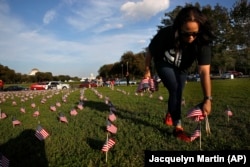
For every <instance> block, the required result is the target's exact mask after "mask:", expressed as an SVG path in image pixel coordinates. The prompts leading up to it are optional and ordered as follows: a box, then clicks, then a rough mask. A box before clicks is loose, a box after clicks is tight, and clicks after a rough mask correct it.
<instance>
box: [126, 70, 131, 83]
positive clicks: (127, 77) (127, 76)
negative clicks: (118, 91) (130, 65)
mask: <svg viewBox="0 0 250 167" xmlns="http://www.w3.org/2000/svg"><path fill="white" fill-rule="evenodd" d="M126 80H127V86H129V80H130V77H129V72H127V73H126Z"/></svg>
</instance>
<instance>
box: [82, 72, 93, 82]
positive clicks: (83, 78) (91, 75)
mask: <svg viewBox="0 0 250 167" xmlns="http://www.w3.org/2000/svg"><path fill="white" fill-rule="evenodd" d="M86 79H88V80H93V79H96V78H95V76H94V74H93V73H91V74H90V75H89V77H82V79H81V80H80V81H81V82H83V81H85V80H86Z"/></svg>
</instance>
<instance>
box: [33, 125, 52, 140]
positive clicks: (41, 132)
mask: <svg viewBox="0 0 250 167" xmlns="http://www.w3.org/2000/svg"><path fill="white" fill-rule="evenodd" d="M35 136H36V137H37V138H38V139H39V140H44V139H46V138H47V137H48V136H49V133H48V132H47V131H46V130H45V129H43V128H42V126H41V125H38V127H37V128H36V133H35Z"/></svg>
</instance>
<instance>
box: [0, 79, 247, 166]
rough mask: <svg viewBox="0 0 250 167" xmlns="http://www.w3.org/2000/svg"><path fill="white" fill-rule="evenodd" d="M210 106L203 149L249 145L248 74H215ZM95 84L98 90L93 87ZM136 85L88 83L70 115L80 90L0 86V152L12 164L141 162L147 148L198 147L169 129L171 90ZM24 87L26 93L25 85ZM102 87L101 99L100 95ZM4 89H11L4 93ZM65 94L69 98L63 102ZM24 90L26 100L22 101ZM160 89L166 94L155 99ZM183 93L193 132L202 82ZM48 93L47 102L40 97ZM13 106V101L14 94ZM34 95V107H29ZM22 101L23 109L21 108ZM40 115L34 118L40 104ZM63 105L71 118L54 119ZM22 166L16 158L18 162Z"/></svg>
mask: <svg viewBox="0 0 250 167" xmlns="http://www.w3.org/2000/svg"><path fill="white" fill-rule="evenodd" d="M212 85H213V90H212V91H213V93H212V94H213V99H214V100H213V106H212V107H213V108H212V113H211V115H210V116H209V123H210V128H211V133H212V134H211V136H206V132H205V122H204V121H203V122H202V139H201V140H202V146H201V147H202V150H208V151H210V150H243V149H247V150H249V149H250V141H249V139H250V135H249V133H250V129H249V125H250V119H249V118H250V112H249V108H250V98H249V95H250V89H249V85H250V80H249V79H234V80H213V81H212ZM94 90H95V91H94ZM135 90H136V87H135V86H131V87H130V86H129V87H127V86H119V87H115V89H114V90H111V89H110V88H108V87H102V88H96V89H87V90H85V91H84V96H85V97H86V98H87V101H85V103H84V109H83V110H81V111H79V110H78V115H77V116H75V117H73V116H70V114H69V112H70V110H71V108H72V107H75V106H76V104H77V103H78V101H79V98H80V93H81V91H82V90H80V89H73V90H70V91H58V92H57V93H55V91H54V92H53V91H33V92H29V95H27V96H24V93H21V92H18V93H15V94H14V93H2V92H1V95H0V98H1V101H2V99H3V95H5V99H6V101H5V102H3V101H2V102H1V104H0V108H1V110H2V112H5V113H6V114H7V115H8V118H6V119H4V120H0V129H1V130H0V136H1V137H0V152H2V153H3V154H4V155H5V156H6V157H8V158H9V159H10V162H11V165H12V166H36V167H37V166H43V167H44V166H45V167H46V166H51V167H59V166H60V167H64V166H65V167H68V166H71V167H80V166H83V167H99V166H116V167H117V166H119V167H128V166H130V167H139V166H143V164H144V162H143V161H144V152H143V151H144V150H177V151H182V150H187V151H191V150H192V151H193V150H199V140H197V141H194V142H192V143H184V142H182V141H179V140H177V139H176V138H174V137H173V136H172V128H171V127H167V126H166V125H164V124H163V117H164V116H165V111H166V107H167V106H166V100H167V96H168V93H167V91H166V89H165V88H164V87H163V86H162V85H160V90H159V91H158V92H155V93H154V94H153V97H152V98H150V97H149V95H148V94H144V96H140V95H137V96H136V95H135V93H134V92H135ZM26 93H28V92H26ZM97 93H99V94H102V95H103V98H100V97H98V95H97ZM6 94H8V96H7V95H6ZM63 95H68V96H67V102H66V103H63V102H61V98H62V96H63ZM22 96H24V97H26V98H27V99H28V100H26V101H25V102H22V103H21V99H22V98H23V97H22ZM106 96H107V97H109V99H110V100H111V102H112V103H113V104H114V106H115V107H116V109H117V113H115V114H116V116H117V120H116V121H115V122H114V124H115V125H116V127H117V128H118V131H117V134H115V135H113V137H115V139H116V144H115V146H114V147H113V148H111V149H110V151H109V152H108V162H107V163H106V162H105V154H104V153H102V152H101V148H102V146H103V144H104V142H105V140H106V134H107V133H106V131H105V127H106V118H107V116H108V113H109V107H108V106H107V105H106V104H105V98H104V97H106ZM159 96H163V97H164V100H163V101H160V100H159V99H158V97H159ZM183 96H184V97H185V100H186V106H184V107H183V108H182V110H183V112H182V114H183V126H184V128H185V130H186V131H187V132H188V133H192V132H193V130H194V129H195V127H196V126H197V123H196V122H193V121H191V120H189V119H187V118H186V114H187V111H188V110H189V109H190V108H191V107H193V106H194V105H196V104H198V103H199V102H201V100H202V98H203V95H202V93H201V88H200V83H199V82H188V83H187V85H186V88H185V90H184V94H183ZM43 97H45V98H47V101H46V103H45V104H41V102H40V100H41V99H42V98H43ZM14 100H15V101H16V102H17V106H13V105H12V102H13V101H14ZM57 101H60V102H61V104H62V106H61V107H57V111H56V112H51V111H50V110H49V106H50V105H52V104H55V103H56V102H57ZM32 102H35V103H36V105H37V107H36V108H31V103H32ZM227 105H229V106H230V109H231V110H232V112H233V116H232V117H230V120H229V122H228V121H227V117H226V114H225V110H226V108H227ZM21 106H24V107H25V109H26V113H21V112H20V107H21ZM38 107H39V111H40V113H41V115H40V116H39V117H38V118H34V117H32V113H33V112H34V111H35V110H37V109H38ZM59 112H63V113H64V114H65V115H66V117H67V118H68V121H69V124H68V125H67V124H63V123H59V122H58V120H57V116H58V113H59ZM12 116H15V117H16V118H17V119H19V120H20V121H21V122H22V125H21V126H16V127H15V128H13V127H12V123H11V117H12ZM39 122H40V124H41V125H42V126H43V127H44V128H45V129H47V130H48V132H49V133H50V136H49V137H48V138H47V139H46V140H45V141H44V142H41V141H39V140H38V139H37V138H36V137H35V136H34V133H35V131H34V130H35V128H36V127H37V125H38V123H39ZM18 163H19V165H16V164H18Z"/></svg>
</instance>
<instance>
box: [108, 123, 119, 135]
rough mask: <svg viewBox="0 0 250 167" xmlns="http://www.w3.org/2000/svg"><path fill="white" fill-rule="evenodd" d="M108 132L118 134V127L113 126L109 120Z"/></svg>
mask: <svg viewBox="0 0 250 167" xmlns="http://www.w3.org/2000/svg"><path fill="white" fill-rule="evenodd" d="M107 131H108V132H110V133H113V134H116V132H117V127H116V126H115V125H113V124H112V123H111V122H110V121H109V120H107Z"/></svg>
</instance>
